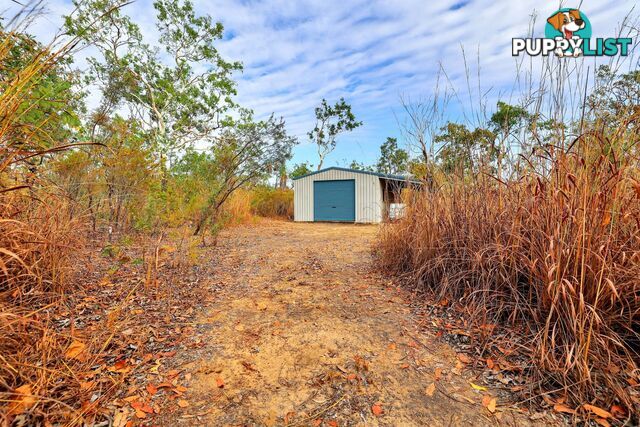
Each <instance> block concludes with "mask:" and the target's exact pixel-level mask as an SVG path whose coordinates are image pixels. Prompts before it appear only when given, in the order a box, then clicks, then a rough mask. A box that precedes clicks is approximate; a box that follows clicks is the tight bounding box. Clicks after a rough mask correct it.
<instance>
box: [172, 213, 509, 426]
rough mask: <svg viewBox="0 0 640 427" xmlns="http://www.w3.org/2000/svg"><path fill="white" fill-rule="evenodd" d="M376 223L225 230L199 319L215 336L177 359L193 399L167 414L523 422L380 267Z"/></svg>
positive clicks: (208, 418)
mask: <svg viewBox="0 0 640 427" xmlns="http://www.w3.org/2000/svg"><path fill="white" fill-rule="evenodd" d="M377 231H378V228H377V227H376V226H354V225H340V224H296V223H288V222H267V223H265V224H260V225H258V226H251V227H238V228H234V229H231V230H229V231H226V232H225V233H224V234H223V235H222V236H221V237H220V239H219V243H218V244H219V247H220V251H221V252H220V253H221V254H222V256H221V259H220V260H219V261H218V262H219V263H220V264H219V265H218V266H217V267H216V270H217V271H218V273H217V276H216V277H215V278H214V280H215V281H216V283H219V284H220V288H221V291H220V293H219V296H218V297H217V299H216V301H217V302H216V303H215V308H214V309H213V310H212V311H210V312H208V313H206V314H205V315H203V316H202V318H200V319H198V323H199V324H201V325H203V324H206V328H205V330H206V333H205V334H204V342H205V343H206V344H205V346H204V347H203V348H201V349H200V350H199V351H198V353H197V356H196V357H195V359H194V361H192V362H189V363H187V364H184V365H183V366H180V369H181V370H182V372H183V373H186V374H187V375H186V377H187V378H188V383H187V384H186V385H187V387H188V392H187V394H186V398H188V401H189V402H190V403H189V406H188V407H186V408H180V410H179V411H178V412H175V413H173V414H171V415H170V416H169V418H171V419H169V418H167V416H165V418H164V420H162V421H161V423H162V424H163V425H174V424H175V423H177V422H179V423H180V424H182V425H211V426H220V425H267V426H273V425H305V426H306V425H313V426H320V425H322V426H335V425H339V426H343V425H368V426H376V425H389V426H391V425H393V426H396V425H402V426H412V425H415V426H425V425H474V426H477V425H495V424H497V423H502V424H514V421H513V412H511V411H508V410H504V409H503V408H500V409H499V410H498V411H497V413H498V414H499V418H496V416H495V414H491V413H490V412H489V411H488V410H487V409H486V408H484V407H483V406H482V404H481V401H482V398H483V395H486V394H490V393H491V391H490V390H489V391H485V392H483V391H478V390H476V389H474V388H473V387H472V386H471V385H470V382H469V376H468V375H469V374H468V373H467V372H462V371H465V370H464V368H462V366H461V364H460V362H459V361H458V358H457V357H456V353H455V352H454V351H453V350H452V349H451V348H450V347H448V346H447V345H446V344H444V343H442V342H440V341H439V340H438V339H436V338H435V337H434V336H430V335H425V334H424V333H420V332H419V330H418V326H417V324H416V323H417V322H416V320H415V319H413V318H412V316H411V312H410V310H409V309H408V308H407V305H406V303H405V299H404V298H405V295H404V294H403V292H402V291H399V290H397V289H396V288H394V287H391V286H390V282H388V281H387V280H385V279H384V278H383V277H380V276H379V275H377V274H376V273H373V272H372V268H371V267H372V265H371V263H372V256H371V243H372V242H373V239H374V238H375V235H376V233H377ZM456 365H457V367H456ZM439 370H441V371H442V374H441V375H440V378H439V379H438V380H436V378H435V377H437V376H438V375H439V374H438V373H437V371H439ZM432 384H434V385H435V390H434V389H433V387H434V386H433V385H432ZM430 388H431V390H429V389H430Z"/></svg>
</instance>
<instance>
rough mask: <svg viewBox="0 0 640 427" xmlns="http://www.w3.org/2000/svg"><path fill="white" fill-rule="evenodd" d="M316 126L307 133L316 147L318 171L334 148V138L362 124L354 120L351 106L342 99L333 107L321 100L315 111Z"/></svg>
mask: <svg viewBox="0 0 640 427" xmlns="http://www.w3.org/2000/svg"><path fill="white" fill-rule="evenodd" d="M315 113H316V125H315V127H314V128H313V130H312V131H311V132H309V133H308V135H309V139H310V140H311V141H312V142H314V143H315V144H316V145H317V146H318V157H319V159H320V161H319V163H318V170H320V169H322V164H323V163H324V159H325V157H326V156H327V155H328V154H329V153H331V152H332V151H333V150H334V149H335V148H336V137H337V136H338V135H339V134H341V133H344V132H350V131H352V130H353V129H356V128H357V127H359V126H362V122H359V121H357V120H356V117H355V115H354V114H353V113H352V112H351V106H350V105H349V104H347V103H346V102H345V100H344V98H340V100H339V101H338V102H336V103H335V105H334V106H330V105H329V104H328V103H327V100H326V99H323V100H322V102H321V103H320V106H319V107H316V109H315Z"/></svg>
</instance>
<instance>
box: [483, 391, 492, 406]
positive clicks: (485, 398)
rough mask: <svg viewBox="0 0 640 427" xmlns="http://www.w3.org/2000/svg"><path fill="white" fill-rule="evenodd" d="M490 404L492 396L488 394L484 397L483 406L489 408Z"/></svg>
mask: <svg viewBox="0 0 640 427" xmlns="http://www.w3.org/2000/svg"><path fill="white" fill-rule="evenodd" d="M489 403H491V396H490V395H488V394H485V395H484V396H482V406H484V407H485V408H486V407H487V406H489Z"/></svg>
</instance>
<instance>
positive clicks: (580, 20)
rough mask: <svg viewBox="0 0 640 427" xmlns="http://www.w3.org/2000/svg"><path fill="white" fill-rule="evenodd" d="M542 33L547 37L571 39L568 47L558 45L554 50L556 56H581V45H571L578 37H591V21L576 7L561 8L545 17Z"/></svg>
mask: <svg viewBox="0 0 640 427" xmlns="http://www.w3.org/2000/svg"><path fill="white" fill-rule="evenodd" d="M544 35H545V37H546V38H548V39H556V40H557V39H563V40H567V41H572V45H571V47H570V48H568V49H567V48H562V47H558V48H556V49H555V50H554V53H555V54H556V56H559V57H563V56H573V57H577V56H582V54H583V50H582V47H573V44H575V43H576V41H577V40H580V39H589V38H590V37H591V23H590V22H589V19H588V18H587V16H586V15H585V14H584V13H583V12H582V11H580V10H578V9H570V8H563V9H560V10H557V11H556V12H554V13H553V14H552V15H551V16H550V17H549V18H547V25H546V27H545V28H544Z"/></svg>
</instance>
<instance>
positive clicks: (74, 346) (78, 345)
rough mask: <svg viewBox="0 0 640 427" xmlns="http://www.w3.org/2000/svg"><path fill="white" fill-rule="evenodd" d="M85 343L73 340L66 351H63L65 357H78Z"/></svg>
mask: <svg viewBox="0 0 640 427" xmlns="http://www.w3.org/2000/svg"><path fill="white" fill-rule="evenodd" d="M86 347H87V345H86V344H85V343H83V342H80V341H74V342H72V343H71V345H69V347H68V348H67V351H65V353H64V355H65V357H66V358H67V359H77V358H78V357H80V354H81V353H82V352H83V351H84V349H85V348H86Z"/></svg>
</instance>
